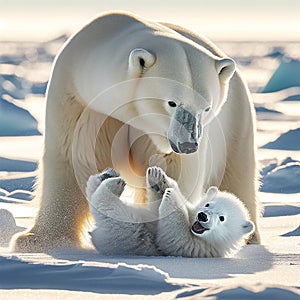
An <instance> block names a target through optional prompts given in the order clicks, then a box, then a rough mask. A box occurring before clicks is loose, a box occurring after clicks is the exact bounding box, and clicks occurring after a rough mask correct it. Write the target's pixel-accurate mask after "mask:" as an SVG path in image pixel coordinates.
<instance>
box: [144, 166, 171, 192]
mask: <svg viewBox="0 0 300 300" xmlns="http://www.w3.org/2000/svg"><path fill="white" fill-rule="evenodd" d="M147 184H148V187H149V188H151V189H152V190H153V191H155V192H157V193H159V194H162V195H163V194H164V192H165V190H166V189H167V188H168V187H169V184H168V180H167V175H166V173H165V172H164V171H163V170H162V169H161V168H159V167H150V168H148V170H147Z"/></svg>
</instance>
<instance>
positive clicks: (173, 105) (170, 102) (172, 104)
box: [168, 101, 177, 107]
mask: <svg viewBox="0 0 300 300" xmlns="http://www.w3.org/2000/svg"><path fill="white" fill-rule="evenodd" d="M168 104H169V106H171V107H176V106H177V104H176V103H175V102H174V101H169V102H168Z"/></svg>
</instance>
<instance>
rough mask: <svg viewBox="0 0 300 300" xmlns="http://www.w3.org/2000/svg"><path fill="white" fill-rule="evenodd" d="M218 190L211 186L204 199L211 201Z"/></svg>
mask: <svg viewBox="0 0 300 300" xmlns="http://www.w3.org/2000/svg"><path fill="white" fill-rule="evenodd" d="M218 191H219V190H218V188H217V187H216V186H211V187H210V188H209V189H208V190H207V192H206V199H207V200H211V199H213V198H214V197H216V195H217V194H218Z"/></svg>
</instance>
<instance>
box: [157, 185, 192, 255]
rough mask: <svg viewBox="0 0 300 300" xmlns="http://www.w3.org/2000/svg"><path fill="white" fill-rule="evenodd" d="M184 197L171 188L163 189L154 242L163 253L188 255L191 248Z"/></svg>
mask: <svg viewBox="0 0 300 300" xmlns="http://www.w3.org/2000/svg"><path fill="white" fill-rule="evenodd" d="M185 201H186V200H185V199H184V198H183V196H182V195H181V193H179V192H178V191H176V190H175V189H173V188H169V189H167V190H166V191H165V193H164V196H163V199H162V202H161V205H160V207H159V220H158V228H157V237H156V243H157V246H158V249H159V250H160V251H162V252H163V253H164V254H165V255H175V256H178V255H180V256H189V254H188V253H189V250H190V249H192V248H193V241H192V236H191V231H190V223H189V216H188V210H187V208H186V206H185Z"/></svg>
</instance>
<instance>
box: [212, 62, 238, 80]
mask: <svg viewBox="0 0 300 300" xmlns="http://www.w3.org/2000/svg"><path fill="white" fill-rule="evenodd" d="M216 70H217V72H218V75H219V78H220V81H221V82H226V81H228V80H229V79H230V78H231V77H232V75H233V73H234V71H235V62H234V61H233V60H232V59H230V58H222V59H218V60H216Z"/></svg>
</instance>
